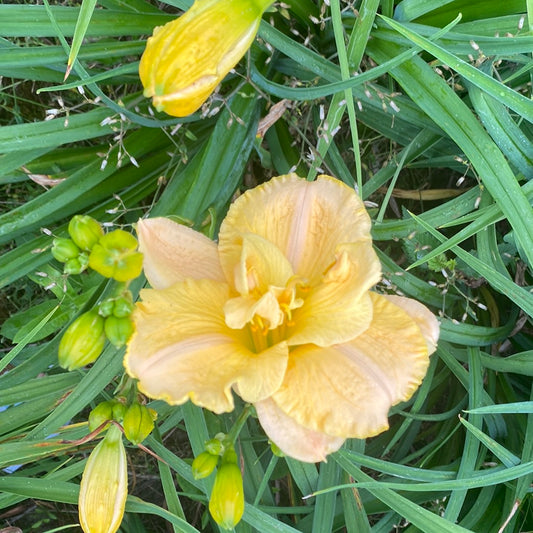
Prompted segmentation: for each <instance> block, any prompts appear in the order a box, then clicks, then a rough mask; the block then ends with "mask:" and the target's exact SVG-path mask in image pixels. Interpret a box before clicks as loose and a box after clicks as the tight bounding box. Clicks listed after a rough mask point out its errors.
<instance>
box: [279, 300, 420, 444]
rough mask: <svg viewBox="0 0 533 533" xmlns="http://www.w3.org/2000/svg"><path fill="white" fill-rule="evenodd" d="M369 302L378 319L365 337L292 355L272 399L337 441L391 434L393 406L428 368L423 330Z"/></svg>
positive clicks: (400, 313)
mask: <svg viewBox="0 0 533 533" xmlns="http://www.w3.org/2000/svg"><path fill="white" fill-rule="evenodd" d="M369 297H370V299H371V301H372V305H373V317H372V322H371V323H370V326H369V327H368V329H367V330H366V331H365V332H364V333H362V334H361V335H359V336H357V337H356V338H354V339H353V340H351V341H349V342H346V343H343V344H337V345H334V346H329V347H324V348H319V347H315V346H313V345H305V346H301V347H298V348H297V349H295V350H293V351H291V355H290V361H289V366H288V368H287V373H286V375H285V380H284V382H283V385H282V386H281V387H280V389H279V390H278V391H277V392H276V393H275V394H274V395H273V397H272V399H273V400H274V401H275V402H276V404H277V405H278V407H279V408H280V409H282V410H283V411H284V412H285V413H286V414H288V415H289V416H290V417H292V418H294V419H295V421H296V422H297V423H299V424H301V425H303V426H305V427H308V428H310V429H313V430H315V431H322V432H324V433H326V434H328V435H333V436H338V437H358V438H365V437H369V436H372V435H376V434H378V433H380V432H382V431H384V430H385V429H387V427H388V423H387V414H388V411H389V409H390V407H391V406H393V405H395V404H397V403H398V402H400V401H404V400H407V399H408V398H410V397H411V395H412V394H413V393H414V391H415V390H416V388H417V387H418V386H419V385H420V383H421V381H422V379H423V377H424V375H425V373H426V370H427V366H428V363H429V359H428V348H427V342H426V339H425V337H424V335H423V334H422V331H421V329H420V328H419V326H418V325H417V323H416V322H415V321H414V320H413V319H412V318H411V317H410V316H409V315H408V314H407V313H406V312H405V311H404V310H403V309H402V308H400V307H398V306H397V305H395V304H392V303H391V302H389V300H387V298H385V297H383V296H381V295H379V294H375V293H369ZM311 397H312V398H313V401H312V402H311V401H310V400H309V399H310V398H311Z"/></svg>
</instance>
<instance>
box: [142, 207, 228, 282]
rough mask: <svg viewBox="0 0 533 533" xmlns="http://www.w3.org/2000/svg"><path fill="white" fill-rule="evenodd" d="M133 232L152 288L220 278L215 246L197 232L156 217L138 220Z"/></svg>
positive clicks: (221, 274) (218, 279)
mask: <svg viewBox="0 0 533 533" xmlns="http://www.w3.org/2000/svg"><path fill="white" fill-rule="evenodd" d="M137 235H138V237H139V250H140V251H141V252H142V253H143V256H144V259H143V268H144V273H145V275H146V278H147V279H148V281H149V282H150V285H152V287H153V288H154V289H165V288H167V287H170V286H171V285H173V284H174V283H176V282H178V281H183V280H185V279H204V278H205V279H213V280H217V281H224V279H225V278H224V274H223V273H222V270H221V268H220V262H219V260H218V251H217V245H216V244H215V243H214V242H213V241H212V240H211V239H208V238H207V237H206V236H205V235H202V234H201V233H199V232H198V231H194V230H193V229H191V228H188V227H186V226H182V225H181V224H178V223H176V222H173V221H172V220H170V219H168V218H163V217H158V218H149V219H146V220H139V222H138V223H137Z"/></svg>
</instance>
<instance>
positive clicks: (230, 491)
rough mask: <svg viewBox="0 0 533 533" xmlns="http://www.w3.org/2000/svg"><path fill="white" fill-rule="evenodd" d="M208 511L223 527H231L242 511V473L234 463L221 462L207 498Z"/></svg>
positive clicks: (235, 523) (238, 519) (236, 521)
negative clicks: (208, 498) (209, 495)
mask: <svg viewBox="0 0 533 533" xmlns="http://www.w3.org/2000/svg"><path fill="white" fill-rule="evenodd" d="M209 512H210V513H211V516H212V517H213V519H214V520H215V522H216V523H217V524H218V525H219V526H220V527H222V528H224V529H233V528H234V527H235V526H236V525H237V524H238V523H239V521H240V519H241V518H242V515H243V513H244V489H243V482H242V475H241V471H240V469H239V467H238V466H237V465H236V464H235V463H223V464H222V465H221V466H220V467H219V469H218V471H217V475H216V477H215V483H214V485H213V491H212V492H211V498H210V500H209Z"/></svg>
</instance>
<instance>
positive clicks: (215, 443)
mask: <svg viewBox="0 0 533 533" xmlns="http://www.w3.org/2000/svg"><path fill="white" fill-rule="evenodd" d="M225 439H226V434H225V433H218V434H217V435H215V438H214V439H209V440H208V441H207V442H206V443H205V451H206V452H209V453H210V454H211V455H222V454H223V453H224V451H225V446H224V444H223V441H224V440H225Z"/></svg>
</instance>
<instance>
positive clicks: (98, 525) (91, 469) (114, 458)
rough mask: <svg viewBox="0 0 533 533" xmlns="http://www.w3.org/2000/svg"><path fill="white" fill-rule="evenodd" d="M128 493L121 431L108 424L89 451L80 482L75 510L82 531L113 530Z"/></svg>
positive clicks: (112, 531)
mask: <svg viewBox="0 0 533 533" xmlns="http://www.w3.org/2000/svg"><path fill="white" fill-rule="evenodd" d="M127 495H128V470H127V462H126V450H125V449H124V444H123V442H122V434H121V432H120V430H119V429H118V428H117V427H116V426H110V428H109V430H108V432H107V434H106V436H105V437H104V439H103V440H102V441H101V442H100V443H99V444H98V446H96V448H95V449H94V450H93V451H92V453H91V455H90V456H89V459H88V460H87V464H86V465H85V470H84V471H83V476H82V479H81V483H80V496H79V500H78V511H79V518H80V525H81V528H82V529H83V531H84V532H85V533H115V532H116V531H117V530H118V528H119V527H120V523H121V522H122V517H123V516H124V507H125V506H126V497H127Z"/></svg>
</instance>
